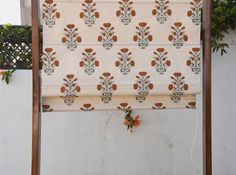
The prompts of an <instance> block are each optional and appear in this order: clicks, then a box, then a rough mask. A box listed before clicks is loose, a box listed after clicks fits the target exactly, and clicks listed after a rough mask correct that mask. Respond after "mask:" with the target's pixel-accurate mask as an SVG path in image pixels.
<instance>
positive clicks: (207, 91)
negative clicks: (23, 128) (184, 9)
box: [31, 0, 212, 175]
mask: <svg viewBox="0 0 236 175" xmlns="http://www.w3.org/2000/svg"><path fill="white" fill-rule="evenodd" d="M31 2H32V3H31V4H32V57H33V58H32V59H33V67H32V69H33V70H32V72H33V76H32V77H33V114H32V120H33V121H32V171H31V172H32V173H31V175H40V133H41V132H40V128H41V116H40V114H41V111H40V110H41V109H40V102H41V94H40V72H39V71H40V70H39V60H40V46H39V43H40V32H39V17H38V16H39V15H38V14H39V0H31ZM203 2H204V5H203V175H212V136H211V129H212V128H211V5H212V0H203Z"/></svg>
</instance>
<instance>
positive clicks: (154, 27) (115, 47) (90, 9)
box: [41, 0, 202, 112]
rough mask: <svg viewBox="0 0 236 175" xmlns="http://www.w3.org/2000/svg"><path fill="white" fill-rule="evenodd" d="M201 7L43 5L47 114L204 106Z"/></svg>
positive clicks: (186, 2)
mask: <svg viewBox="0 0 236 175" xmlns="http://www.w3.org/2000/svg"><path fill="white" fill-rule="evenodd" d="M201 7H202V3H201V1H200V0H41V16H42V20H41V22H42V24H43V55H42V64H43V66H42V71H41V74H42V76H41V77H42V97H43V110H44V111H45V112H49V111H77V110H82V111H93V110H114V109H118V110H127V109H168V108H189V109H194V108H195V106H196V94H198V93H199V92H200V71H201V70H200V69H201V59H200V58H201V49H200V30H201Z"/></svg>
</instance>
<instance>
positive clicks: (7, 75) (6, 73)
mask: <svg viewBox="0 0 236 175" xmlns="http://www.w3.org/2000/svg"><path fill="white" fill-rule="evenodd" d="M13 72H15V70H6V71H3V72H1V76H2V79H1V80H2V81H5V82H6V83H7V84H9V82H10V79H11V77H12V74H13Z"/></svg>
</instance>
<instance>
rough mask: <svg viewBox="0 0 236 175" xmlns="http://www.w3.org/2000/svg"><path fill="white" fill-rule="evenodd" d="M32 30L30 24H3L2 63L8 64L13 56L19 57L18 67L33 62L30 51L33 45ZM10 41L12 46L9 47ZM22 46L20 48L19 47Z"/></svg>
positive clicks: (0, 36)
mask: <svg viewBox="0 0 236 175" xmlns="http://www.w3.org/2000/svg"><path fill="white" fill-rule="evenodd" d="M31 38H32V30H31V27H30V26H17V27H15V26H11V25H10V24H6V25H3V26H2V27H1V28H0V65H1V66H6V65H5V64H6V63H7V66H9V64H10V63H11V60H9V59H13V58H17V62H16V63H15V65H16V67H17V68H22V67H24V66H25V65H31V64H32V58H31V57H32V56H31V53H30V52H29V51H28V49H30V48H29V47H30V46H31ZM9 43H10V46H11V47H9ZM19 48H20V49H19Z"/></svg>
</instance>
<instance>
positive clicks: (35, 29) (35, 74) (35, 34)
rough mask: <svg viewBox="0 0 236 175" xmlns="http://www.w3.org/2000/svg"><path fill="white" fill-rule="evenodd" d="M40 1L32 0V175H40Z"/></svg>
mask: <svg viewBox="0 0 236 175" xmlns="http://www.w3.org/2000/svg"><path fill="white" fill-rule="evenodd" d="M38 3H39V2H38V0H31V5H32V62H33V65H32V79H33V111H32V112H33V113H32V115H33V116H32V167H31V168H32V169H31V175H40V127H41V125H40V122H41V116H40V112H41V111H40V99H41V94H40V72H39V71H40V70H39V62H40V30H39V27H40V24H39V18H38V16H39V15H38V13H39V11H38V10H39V8H38Z"/></svg>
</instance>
